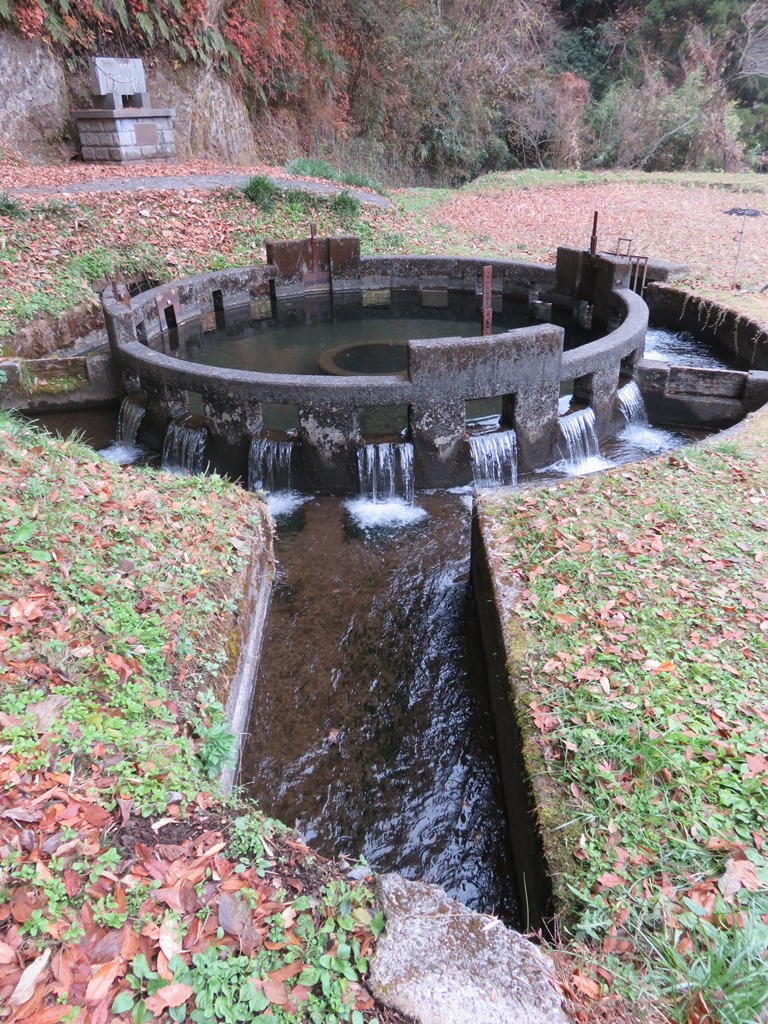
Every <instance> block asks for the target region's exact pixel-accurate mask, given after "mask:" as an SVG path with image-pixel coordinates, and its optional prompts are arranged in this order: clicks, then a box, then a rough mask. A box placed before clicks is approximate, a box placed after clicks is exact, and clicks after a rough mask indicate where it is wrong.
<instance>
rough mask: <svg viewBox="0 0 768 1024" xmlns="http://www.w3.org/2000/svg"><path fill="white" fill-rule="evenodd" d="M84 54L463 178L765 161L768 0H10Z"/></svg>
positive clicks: (379, 170) (21, 14) (412, 169)
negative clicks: (198, 80) (189, 70)
mask: <svg viewBox="0 0 768 1024" xmlns="http://www.w3.org/2000/svg"><path fill="white" fill-rule="evenodd" d="M0 24H5V25H6V26H7V27H12V28H15V29H16V30H17V31H19V32H21V33H22V34H24V35H26V36H28V37H32V38H43V39H45V40H47V41H48V42H50V44H51V45H52V46H53V47H54V48H55V49H57V50H59V51H60V52H63V53H64V54H65V55H66V56H67V58H68V60H69V61H70V64H71V66H73V67H74V65H75V64H76V63H77V62H78V61H79V60H81V59H82V58H83V57H85V56H86V55H90V54H93V53H100V54H104V55H113V56H123V55H125V56H136V55H142V56H144V58H145V60H150V61H151V54H152V52H153V51H154V52H157V50H158V49H165V50H167V51H169V52H170V54H171V55H172V57H173V59H174V60H175V61H178V62H180V63H187V62H195V63H198V64H203V65H213V66H216V67H218V68H220V69H221V70H222V71H224V72H225V73H226V74H227V75H228V76H230V78H231V79H232V80H233V81H234V82H236V83H237V84H238V87H239V88H240V89H242V91H243V94H244V96H245V97H246V99H247V101H248V104H249V107H250V109H251V111H252V112H253V114H254V116H258V114H259V113H260V112H264V110H265V109H272V110H275V109H281V110H292V111H293V112H294V113H295V115H296V117H297V118H298V119H299V120H300V123H302V124H304V125H310V126H311V128H309V129H307V130H306V149H307V152H311V153H312V154H313V155H318V156H323V155H327V154H329V153H330V152H333V153H334V155H335V157H336V159H337V161H338V160H339V158H341V159H342V160H344V161H346V162H347V163H348V164H349V165H350V166H355V167H357V168H358V169H360V170H365V171H366V172H367V173H370V174H373V175H375V176H378V177H380V178H383V179H385V180H386V179H389V180H392V179H393V178H394V177H397V178H399V180H400V181H405V182H407V181H411V182H413V181H417V180H431V181H436V182H441V183H451V184H457V183H459V182H461V181H462V180H466V179H467V178H469V177H472V176H474V175H476V174H478V173H480V172H481V171H488V170H505V169H511V168H516V167H553V168H562V167H567V168H578V167H584V168H592V167H595V168H599V167H616V166H619V167H634V168H640V169H643V170H675V169H688V170H712V169H719V168H724V169H729V170H734V169H738V168H740V167H744V166H747V167H748V166H752V167H755V168H763V169H764V161H765V157H764V153H765V152H766V150H768V78H766V75H768V2H766V0H759V2H757V3H753V4H751V5H749V4H747V3H744V2H740V0H535V2H534V0H77V2H73V0H0Z"/></svg>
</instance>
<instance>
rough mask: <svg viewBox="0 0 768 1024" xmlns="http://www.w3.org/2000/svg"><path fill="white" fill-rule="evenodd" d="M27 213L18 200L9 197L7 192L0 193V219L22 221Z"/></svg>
mask: <svg viewBox="0 0 768 1024" xmlns="http://www.w3.org/2000/svg"><path fill="white" fill-rule="evenodd" d="M26 216H27V211H26V210H25V209H24V207H23V206H22V205H21V203H20V202H18V200H16V199H14V198H13V197H12V196H9V195H8V193H7V192H0V217H10V219H11V220H23V219H24V218H25V217H26Z"/></svg>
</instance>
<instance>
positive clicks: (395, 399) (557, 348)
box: [103, 239, 647, 493]
mask: <svg viewBox="0 0 768 1024" xmlns="http://www.w3.org/2000/svg"><path fill="white" fill-rule="evenodd" d="M315 241H316V243H317V244H316V247H315V249H314V250H313V248H312V244H311V240H303V241H299V242H290V243H279V244H278V243H275V244H274V245H268V247H267V254H268V258H270V259H271V260H272V262H271V263H270V264H268V265H267V266H264V267H250V268H245V269H241V270H229V271H220V272H217V273H211V274H203V275H199V276H198V277H194V278H189V279H186V280H184V281H179V282H177V283H176V284H174V285H172V286H170V287H168V286H166V287H162V288H156V289H153V290H152V291H148V292H145V293H143V294H142V295H140V296H138V297H137V298H135V299H133V300H132V299H130V297H129V296H128V295H127V293H121V292H120V291H119V289H118V288H113V289H107V291H106V292H105V293H104V295H103V307H104V313H105V320H106V324H107V331H108V335H109V338H110V343H111V345H112V349H113V352H114V354H115V357H116V359H117V361H118V362H119V364H120V368H121V374H122V380H123V384H124V387H125V390H126V391H127V392H128V393H131V392H135V391H138V390H142V391H143V392H144V395H145V398H146V407H147V415H146V417H145V423H144V424H143V426H142V433H143V437H142V439H143V440H145V441H149V443H151V444H152V445H153V446H154V447H159V446H160V445H161V444H162V437H163V435H164V433H165V430H166V428H167V425H168V423H169V422H170V421H171V420H178V419H182V418H186V417H188V416H189V414H190V413H189V400H188V393H189V392H191V393H193V394H199V395H200V396H201V398H202V404H203V408H204V411H205V418H206V425H207V428H208V432H209V445H208V457H209V460H210V463H211V465H212V466H213V468H214V469H217V470H219V471H221V472H228V473H229V474H230V475H235V476H237V475H241V476H243V475H244V472H245V467H246V466H247V449H248V446H249V443H250V439H251V437H252V436H253V435H254V434H257V433H258V432H259V431H260V430H261V428H262V412H261V406H262V404H263V403H265V402H268V403H275V404H281V405H289V406H295V407H296V408H297V410H298V418H299V425H300V426H299V442H300V443H299V445H298V447H297V451H298V452H299V453H300V461H301V469H300V473H299V475H300V477H301V479H300V481H298V482H299V483H300V485H301V486H304V487H310V488H312V489H314V490H319V491H327V492H331V493H350V492H353V491H354V490H355V489H356V484H357V472H356V452H357V448H358V447H359V444H360V443H361V438H360V429H359V422H358V416H359V410H360V409H362V408H366V407H371V406H407V407H408V409H409V426H410V437H411V441H412V443H413V445H414V461H415V470H416V481H417V486H419V487H445V486H452V485H455V484H463V483H468V482H469V481H470V480H471V468H470V463H469V446H468V444H467V443H466V425H465V424H466V402H467V401H470V400H472V399H475V398H493V397H499V398H501V399H502V406H503V410H504V412H503V423H504V426H506V427H513V428H514V429H515V431H516V432H517V435H518V452H519V462H520V468H521V469H522V470H527V469H535V468H538V467H541V466H545V465H547V464H548V463H549V462H550V461H551V458H552V453H553V447H554V443H555V440H556V436H557V421H558V410H557V403H558V397H559V389H560V383H561V382H562V381H567V380H571V379H572V378H574V377H577V378H578V379H577V380H576V385H575V386H576V388H577V390H578V391H579V395H578V397H579V398H580V399H582V400H584V401H587V402H588V403H589V404H592V405H593V407H594V408H595V413H596V417H597V424H598V430H599V432H600V433H601V434H602V435H605V434H607V433H609V432H610V431H611V429H612V419H613V417H614V415H615V406H616V389H617V387H618V383H619V375H620V373H622V372H628V371H630V372H631V368H632V366H634V364H635V362H636V361H637V360H638V359H639V358H640V356H641V354H642V346H643V343H644V337H645V327H646V325H647V312H646V311H645V306H644V303H643V302H642V300H641V299H640V298H639V297H637V296H636V295H635V294H634V293H633V292H631V291H630V290H629V289H628V288H627V287H626V284H627V282H628V273H629V271H628V266H627V265H626V264H625V263H624V262H622V261H621V260H617V259H616V258H615V257H599V256H598V257H596V263H595V268H596V270H595V275H594V280H593V281H592V283H591V285H590V287H589V288H588V289H586V290H585V289H584V288H582V286H581V285H580V284H579V283H578V282H576V283H575V284H574V285H573V287H574V288H575V293H574V295H571V296H570V297H569V296H567V295H564V294H562V293H561V292H562V289H563V288H566V287H568V286H569V280H568V277H567V275H563V274H561V275H560V277H561V278H562V280H558V268H553V267H550V266H543V265H538V264H531V263H518V262H515V261H505V260H496V261H480V260H472V259H467V258H451V259H442V258H439V257H428V256H427V257H418V256H414V257H394V256H392V257H390V256H386V257H366V258H362V259H361V258H360V257H359V241H358V240H357V239H318V240H315ZM568 252H570V251H569V250H561V251H559V252H558V258H559V259H562V258H564V257H563V256H562V255H561V253H568ZM488 265H490V266H491V268H492V295H493V302H494V305H495V306H496V307H499V306H500V303H501V301H502V299H503V298H504V297H507V296H510V297H513V298H521V297H523V296H528V295H529V294H530V292H531V291H535V292H537V293H538V294H539V297H540V298H541V299H544V300H546V301H555V302H558V301H561V302H566V303H569V304H573V302H574V299H579V297H580V296H581V295H586V300H584V301H587V302H591V303H592V305H593V306H594V308H595V309H597V308H600V309H601V310H602V311H603V315H604V316H605V317H607V318H608V317H609V318H610V319H611V322H612V323H614V325H616V324H618V326H615V329H614V330H613V331H612V332H611V333H610V334H608V335H607V336H606V337H605V338H603V339H600V341H599V342H595V343H592V344H591V345H587V346H584V347H583V348H582V349H580V350H579V351H578V356H576V354H575V353H565V354H564V353H563V331H562V329H561V328H559V327H555V326H553V325H551V324H541V325H540V326H533V327H527V328H522V329H518V330H513V331H509V332H507V333H505V334H497V335H492V336H488V337H485V338H481V337H475V338H442V339H430V340H420V339H413V340H412V341H410V342H409V344H408V372H407V374H406V376H404V377H400V376H378V377H372V376H364V377H339V378H337V377H331V376H310V375H308V376H288V375H276V374H260V373H253V372H250V371H238V370H229V369H222V368H217V367H208V366H203V365H201V364H192V363H188V362H184V361H183V360H180V359H178V358H174V357H172V356H170V355H168V354H166V353H165V352H158V351H155V350H154V349H153V348H150V343H153V342H154V343H156V340H157V339H162V343H163V345H164V346H165V347H166V348H167V347H168V345H167V342H168V340H169V338H170V336H171V334H172V331H171V328H173V327H174V326H179V325H183V324H185V323H187V322H189V321H191V320H194V319H196V318H200V321H201V325H202V329H203V331H205V330H212V329H215V327H216V324H217V323H218V322H219V319H220V318H221V317H222V316H224V317H226V312H227V310H234V309H238V310H242V309H243V308H244V307H245V308H248V309H249V310H250V315H251V317H252V318H253V319H254V320H260V319H264V318H267V317H269V316H271V314H272V311H273V308H274V302H275V301H277V300H279V298H280V297H282V296H285V297H290V296H295V295H307V294H310V295H311V294H315V293H316V294H326V295H327V294H328V293H329V292H330V293H331V294H332V295H333V297H334V302H336V301H340V302H344V303H359V304H361V305H363V306H364V305H371V304H386V303H387V302H388V301H389V296H390V294H391V291H392V290H393V289H399V288H408V289H410V290H419V291H420V292H421V295H422V302H423V304H424V305H425V306H434V307H438V308H439V307H440V306H447V305H448V296H449V293H450V292H451V291H463V292H465V293H466V292H469V293H470V294H475V295H477V294H478V288H479V286H480V282H481V280H482V273H483V267H484V266H488ZM177 344H178V340H177ZM233 467H235V469H234V470H233Z"/></svg>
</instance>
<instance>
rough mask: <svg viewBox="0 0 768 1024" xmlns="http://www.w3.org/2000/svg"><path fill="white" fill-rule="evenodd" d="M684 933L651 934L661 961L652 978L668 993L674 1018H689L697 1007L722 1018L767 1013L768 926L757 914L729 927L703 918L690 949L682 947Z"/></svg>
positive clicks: (746, 1021)
mask: <svg viewBox="0 0 768 1024" xmlns="http://www.w3.org/2000/svg"><path fill="white" fill-rule="evenodd" d="M681 937H682V936H681V934H680V933H677V934H672V935H670V934H668V933H667V934H665V935H664V936H655V937H652V938H650V939H649V944H650V946H651V948H652V950H653V953H654V954H655V961H656V962H655V966H654V967H653V968H652V969H651V972H650V974H649V983H650V985H651V987H652V988H656V990H657V991H659V992H660V993H661V994H662V995H664V996H666V997H667V998H668V1000H669V1004H670V1020H672V1021H675V1022H679V1024H687V1022H688V1021H690V1020H692V1011H693V1010H694V1009H696V1010H697V1012H698V1013H701V1012H703V1013H705V1014H706V1015H707V1016H706V1019H711V1020H718V1021H722V1024H750V1022H757V1021H760V1020H762V1019H764V1018H762V1017H761V1014H762V1012H763V1011H764V1009H765V1006H766V1003H768V971H766V962H765V950H766V947H768V926H766V925H765V924H763V922H762V921H761V920H760V918H759V917H758V916H757V915H749V916H747V918H746V920H745V922H744V924H743V925H739V924H736V923H734V924H731V925H730V927H725V928H724V927H718V926H717V925H716V924H712V923H710V922H709V921H705V920H704V919H701V920H699V921H698V922H697V925H696V927H695V929H694V932H693V936H692V938H693V948H692V949H691V951H690V952H688V953H681V952H680V948H679V945H678V944H679V940H680V938H681ZM704 1007H706V1009H704ZM700 1019H702V1020H703V1019H705V1018H704V1017H700Z"/></svg>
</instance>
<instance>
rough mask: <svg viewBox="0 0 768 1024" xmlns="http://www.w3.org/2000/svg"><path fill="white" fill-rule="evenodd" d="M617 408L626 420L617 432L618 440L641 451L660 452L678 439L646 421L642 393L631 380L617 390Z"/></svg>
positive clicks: (671, 445)
mask: <svg viewBox="0 0 768 1024" xmlns="http://www.w3.org/2000/svg"><path fill="white" fill-rule="evenodd" d="M617 396H618V399H619V409H620V410H621V414H622V416H623V417H624V419H625V420H626V426H625V427H624V429H623V430H622V431H621V433H620V434H619V441H623V442H625V443H627V444H630V445H633V446H635V447H636V448H640V449H642V451H643V452H649V451H650V452H662V451H669V450H670V449H671V448H674V447H675V446H676V445H677V444H678V441H677V439H676V437H675V435H674V434H671V433H669V431H666V430H658V429H657V428H656V427H652V426H651V425H650V423H649V422H648V413H647V412H646V410H645V401H644V400H643V393H642V391H641V390H640V388H639V387H638V386H637V383H636V382H635V381H633V380H631V381H630V382H629V384H625V385H624V387H623V388H619V390H618V392H617Z"/></svg>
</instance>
